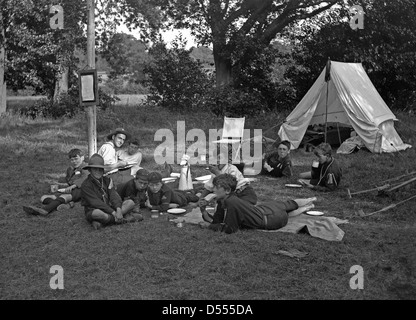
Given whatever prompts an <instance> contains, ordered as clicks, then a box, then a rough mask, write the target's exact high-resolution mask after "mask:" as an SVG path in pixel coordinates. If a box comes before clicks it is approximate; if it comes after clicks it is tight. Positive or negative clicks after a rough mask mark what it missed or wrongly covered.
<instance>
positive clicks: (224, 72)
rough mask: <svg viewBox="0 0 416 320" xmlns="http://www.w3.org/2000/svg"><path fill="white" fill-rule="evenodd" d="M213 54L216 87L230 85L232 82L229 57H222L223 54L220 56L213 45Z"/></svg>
mask: <svg viewBox="0 0 416 320" xmlns="http://www.w3.org/2000/svg"><path fill="white" fill-rule="evenodd" d="M213 54H214V62H215V76H216V84H217V87H221V86H224V85H228V84H230V83H231V82H232V75H231V57H229V56H224V52H223V53H222V54H220V50H219V49H218V47H217V46H216V45H215V44H214V45H213Z"/></svg>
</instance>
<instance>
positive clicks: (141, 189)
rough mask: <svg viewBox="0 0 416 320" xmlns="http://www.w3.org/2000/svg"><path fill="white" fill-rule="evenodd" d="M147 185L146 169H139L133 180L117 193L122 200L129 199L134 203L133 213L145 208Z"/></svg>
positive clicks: (147, 175) (147, 174) (147, 173)
mask: <svg viewBox="0 0 416 320" xmlns="http://www.w3.org/2000/svg"><path fill="white" fill-rule="evenodd" d="M148 184H149V172H148V171H147V170H146V169H140V170H138V171H137V172H136V176H135V178H134V179H133V180H130V181H128V182H127V183H126V184H124V185H123V186H122V188H121V189H120V191H119V194H120V197H121V199H123V200H128V199H131V200H133V201H134V204H135V206H134V209H133V212H136V213H139V212H140V208H146V200H147V194H146V193H147V186H148Z"/></svg>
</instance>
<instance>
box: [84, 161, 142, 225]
mask: <svg viewBox="0 0 416 320" xmlns="http://www.w3.org/2000/svg"><path fill="white" fill-rule="evenodd" d="M104 168H105V165H104V159H103V157H102V156H100V155H99V154H97V153H96V154H93V155H92V156H91V158H90V160H89V162H88V165H86V166H85V167H84V169H85V170H88V171H89V172H90V175H89V176H88V178H87V179H86V180H85V181H84V182H83V183H82V185H81V205H82V206H84V211H85V217H86V219H87V221H88V222H90V223H91V224H92V226H93V227H94V229H100V228H101V227H102V226H106V225H110V224H114V223H123V222H133V221H140V220H143V217H141V216H135V215H132V214H131V213H130V211H131V210H132V209H133V207H134V202H133V200H126V201H124V202H123V201H122V199H121V198H120V195H119V194H118V193H117V191H116V190H115V187H114V183H113V181H112V179H111V178H109V177H106V176H104Z"/></svg>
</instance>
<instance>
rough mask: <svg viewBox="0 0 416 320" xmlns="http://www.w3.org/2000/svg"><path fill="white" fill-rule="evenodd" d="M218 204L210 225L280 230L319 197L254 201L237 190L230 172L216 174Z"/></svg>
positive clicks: (227, 228) (233, 229)
mask: <svg viewBox="0 0 416 320" xmlns="http://www.w3.org/2000/svg"><path fill="white" fill-rule="evenodd" d="M213 183H214V192H215V194H216V196H217V197H216V198H217V208H216V211H215V213H214V217H213V221H212V223H211V224H209V226H208V228H209V229H211V230H214V231H222V232H225V233H233V232H236V231H237V230H239V229H264V230H277V229H280V228H282V227H284V226H285V225H286V224H287V221H288V217H289V216H295V215H298V214H300V213H302V212H305V211H308V210H310V209H312V208H314V207H315V206H314V204H313V202H314V201H316V200H317V199H316V198H309V199H296V200H285V201H279V200H269V201H267V202H263V203H261V204H257V205H253V204H251V203H249V202H247V201H244V200H241V199H240V198H238V197H237V196H236V194H235V188H236V186H237V180H236V178H235V177H233V176H231V175H229V174H222V175H219V176H217V177H215V178H214V181H213Z"/></svg>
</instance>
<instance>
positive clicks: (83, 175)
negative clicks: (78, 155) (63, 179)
mask: <svg viewBox="0 0 416 320" xmlns="http://www.w3.org/2000/svg"><path fill="white" fill-rule="evenodd" d="M86 165H87V164H86V163H83V164H82V165H81V166H80V167H79V168H78V169H77V170H76V172H75V174H76V173H77V172H79V174H76V179H74V180H73V181H72V183H70V184H72V185H75V186H76V187H77V188H81V185H82V183H83V182H84V181H85V179H87V178H88V175H89V174H90V173H89V172H88V170H83V169H82V168H83V167H85V166H86Z"/></svg>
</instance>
